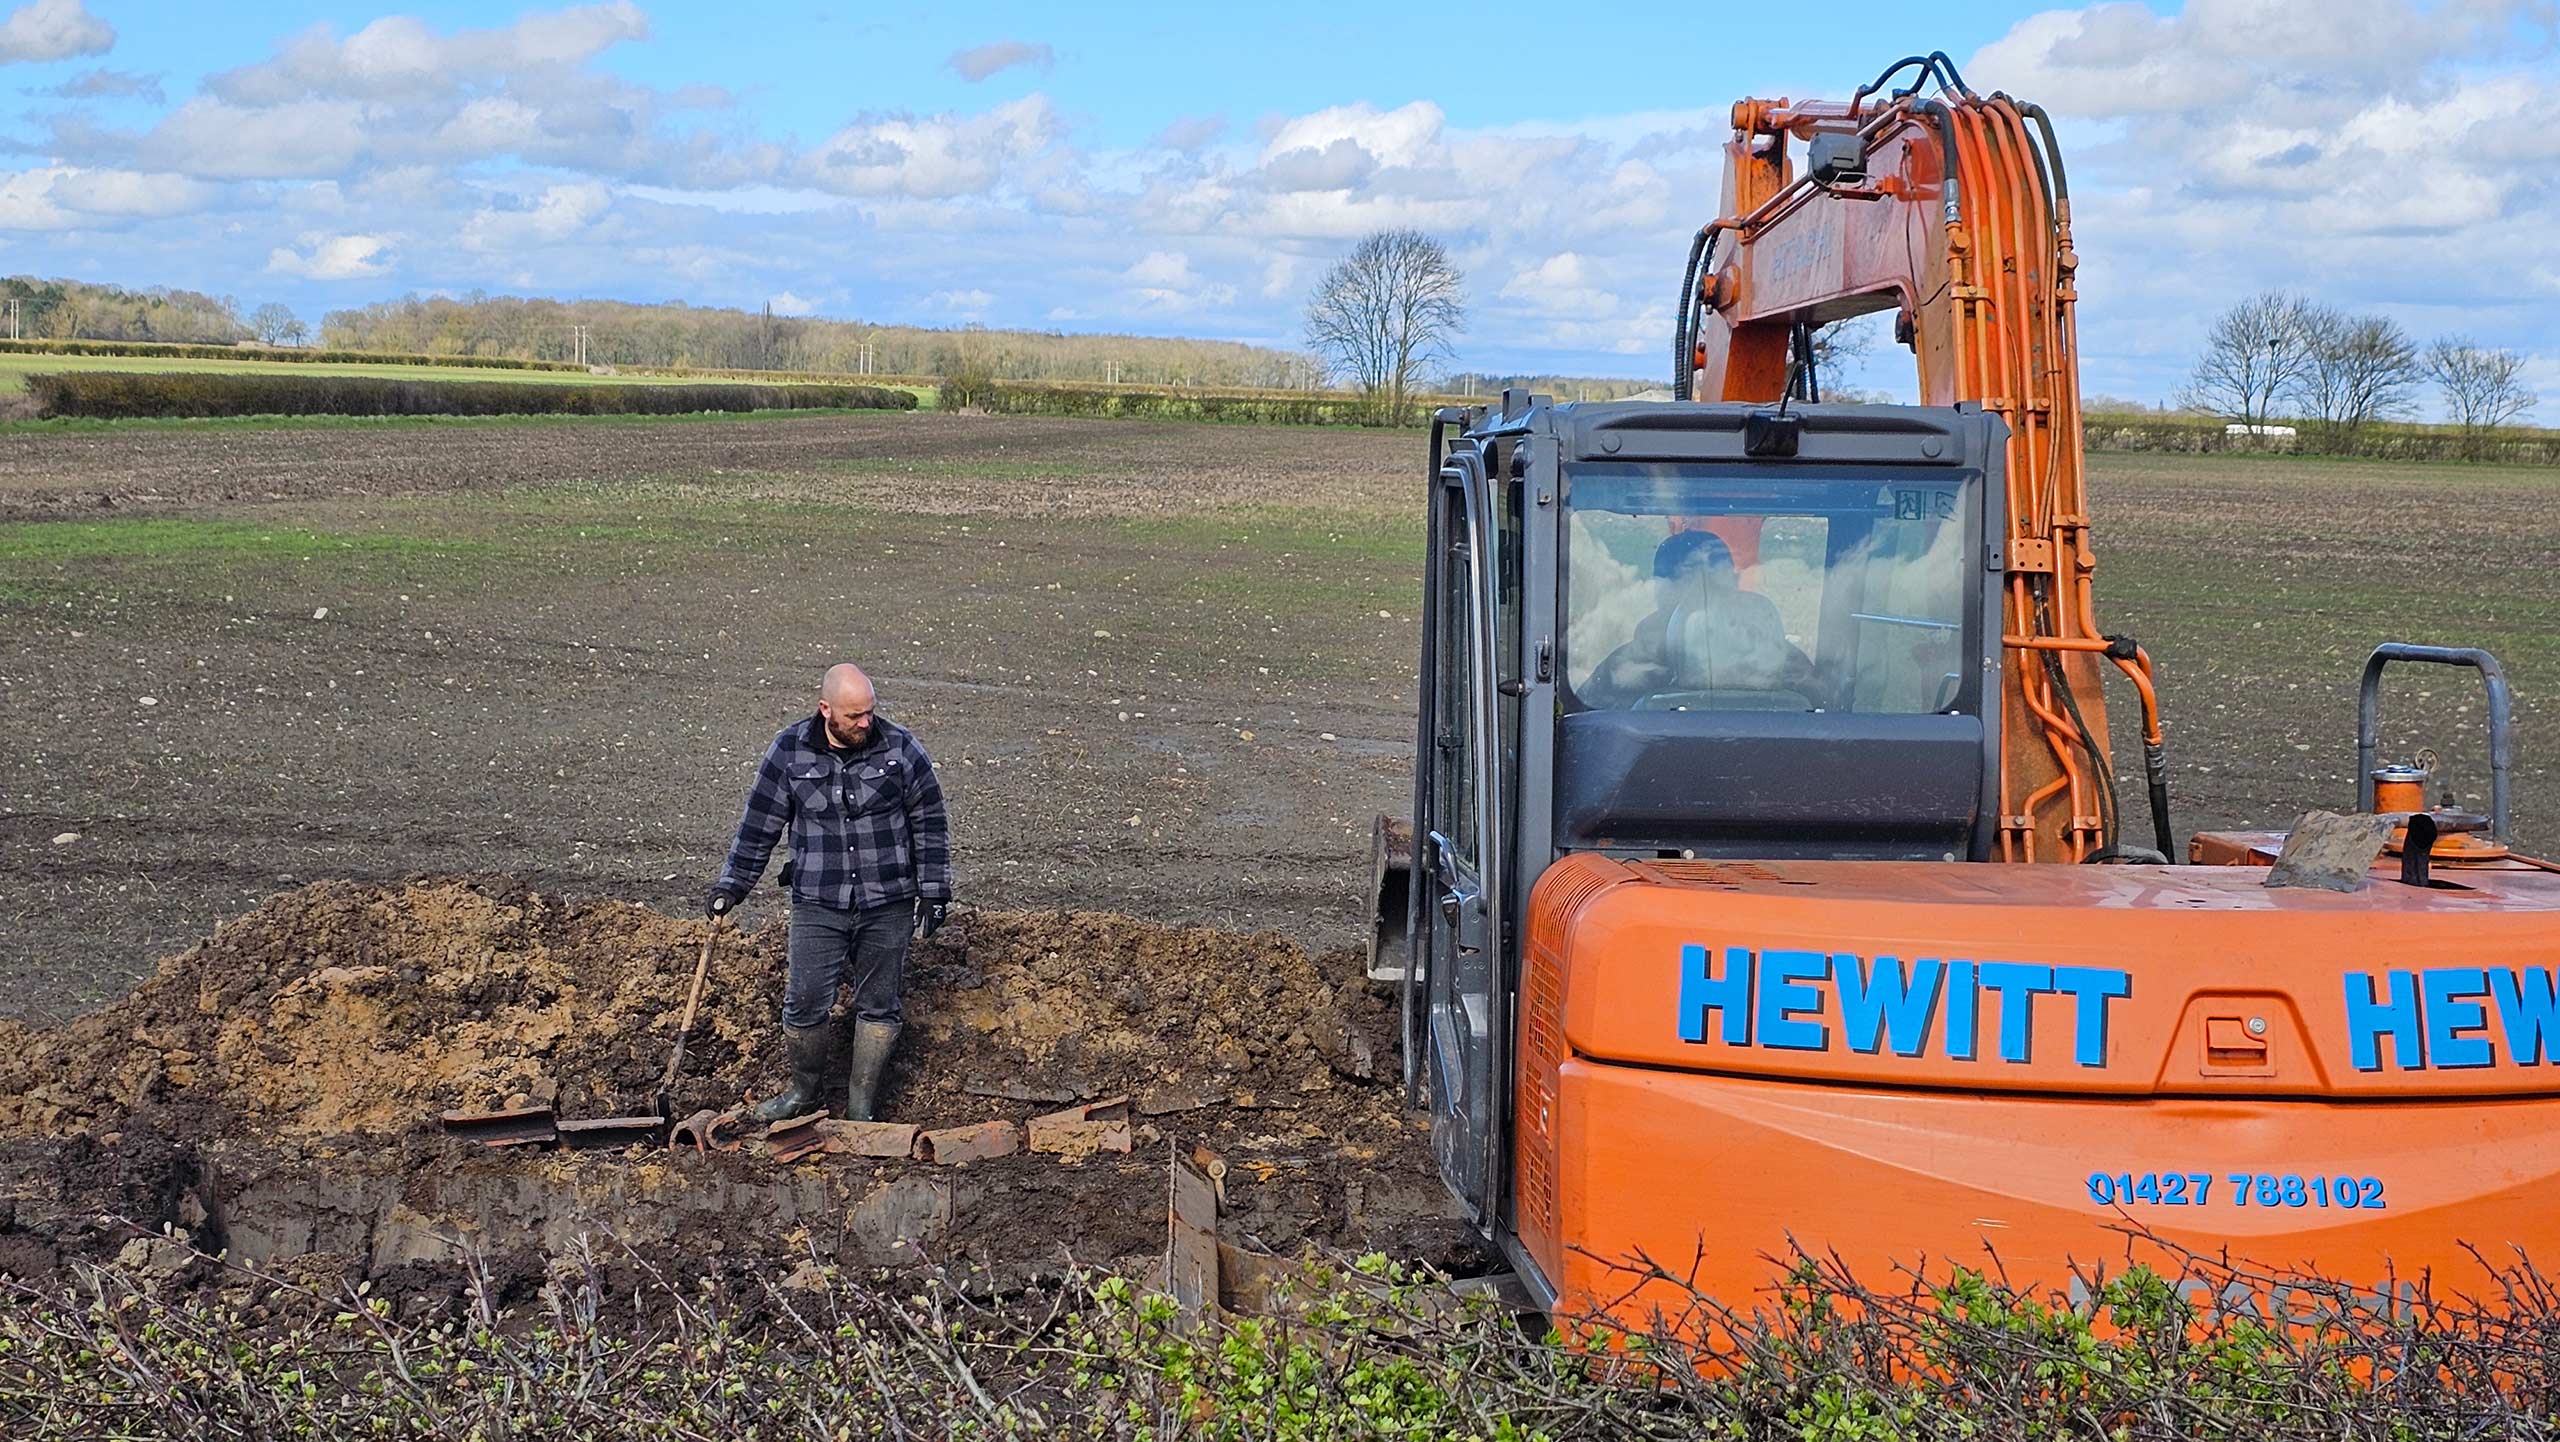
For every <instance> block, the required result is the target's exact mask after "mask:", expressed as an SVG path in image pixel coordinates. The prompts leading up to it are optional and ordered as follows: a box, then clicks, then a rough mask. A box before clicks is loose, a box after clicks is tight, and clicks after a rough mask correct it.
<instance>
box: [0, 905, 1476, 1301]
mask: <svg viewBox="0 0 2560 1442" xmlns="http://www.w3.org/2000/svg"><path fill="white" fill-rule="evenodd" d="M705 929H706V924H705V923H704V922H702V921H700V920H697V919H677V918H671V917H668V916H665V915H663V914H660V913H657V912H653V911H650V910H647V909H645V908H642V907H637V906H632V905H628V904H625V903H620V902H610V901H572V900H564V899H562V898H559V897H555V896H550V895H545V894H541V893H536V892H531V891H525V890H521V889H514V888H510V887H507V886H504V885H493V884H487V883H479V882H462V881H443V882H420V883H414V884H410V885H406V886H389V887H385V886H365V885H356V884H351V883H341V882H330V883H322V884H318V885H314V886H309V887H305V888H303V889H301V890H299V891H295V892H291V893H288V894H285V895H282V896H278V897H275V898H273V899H271V900H270V901H268V902H267V903H266V904H265V905H263V906H261V907H260V908H258V909H257V910H256V911H253V912H251V913H249V914H248V915H246V916H243V917H240V918H238V919H236V920H234V921H231V922H229V923H226V924H225V925H223V926H222V927H221V928H219V929H218V930H217V931H216V932H215V933H214V934H213V935H212V936H210V937H208V938H206V939H205V940H204V941H202V942H200V943H199V944H197V945H196V946H194V947H191V948H189V949H188V950H187V951H185V952H183V953H181V954H179V955H177V956H174V957H171V958H169V959H168V960H167V961H165V962H164V963H162V965H161V967H160V969H159V971H158V972H157V974H156V975H154V976H153V977H152V978H151V979H150V980H148V981H146V982H145V983H143V984H142V985H141V986H140V987H139V988H137V989H136V990H135V991H134V992H133V993H132V994H131V995H130V996H128V997H126V998H125V999H124V1000H122V1001H120V1002H118V1003H116V1004H114V1005H111V1006H109V1007H107V1008H105V1009H103V1010H101V1011H99V1012H96V1013H93V1014H91V1015H89V1016H87V1017H84V1018H81V1019H80V1020H78V1021H75V1022H72V1023H69V1024H67V1025H64V1026H60V1027H55V1028H50V1029H29V1028H25V1027H16V1026H8V1025H5V1024H0V1273H5V1272H14V1273H18V1274H20V1275H26V1274H29V1273H33V1272H42V1271H44V1270H47V1269H48V1268H56V1267H59V1266H61V1265H62V1264H64V1263H66V1262H67V1261H69V1260H72V1259H74V1258H78V1257H123V1258H124V1259H125V1260H127V1261H132V1260H135V1257H136V1255H141V1256H142V1257H143V1259H144V1260H150V1259H151V1258H153V1257H157V1258H159V1259H160V1260H161V1262H162V1263H163V1264H165V1265H166V1266H167V1267H169V1268H172V1269H176V1270H185V1269H186V1268H187V1267H188V1266H190V1265H194V1266H196V1267H198V1268H199V1269H201V1268H202V1267H203V1266H204V1265H206V1264H202V1263H194V1264H190V1263H188V1262H186V1261H185V1257H186V1255H187V1254H186V1253H185V1252H184V1250H183V1249H176V1250H172V1249H171V1248H170V1247H169V1245H168V1244H167V1243H166V1242H165V1241H148V1239H149V1238H150V1237H152V1236H153V1235H154V1234H158V1233H161V1232H164V1231H166V1230H168V1229H176V1231H177V1232H178V1233H180V1234H181V1235H183V1236H185V1237H187V1238H189V1239H190V1240H192V1241H193V1242H194V1243H195V1244H196V1245H197V1246H199V1247H202V1248H204V1249H205V1250H208V1251H211V1250H224V1249H227V1250H228V1251H229V1252H230V1253H231V1254H232V1255H233V1256H234V1258H235V1259H241V1260H245V1261H247V1262H250V1263H253V1264H255V1265H259V1266H265V1267H271V1268H279V1269H284V1270H287V1271H299V1272H302V1273H310V1274H314V1275H320V1274H326V1275H331V1276H336V1277H341V1278H352V1277H357V1276H362V1277H369V1278H373V1279H376V1280H382V1279H385V1278H390V1277H395V1276H408V1277H410V1278H411V1280H412V1282H413V1283H415V1282H416V1277H417V1275H418V1274H420V1272H421V1269H424V1271H425V1273H427V1274H431V1276H432V1278H433V1279H435V1280H433V1281H432V1283H431V1284H420V1285H422V1286H423V1287H424V1293H435V1294H437V1295H441V1296H444V1297H445V1298H447V1299H448V1300H449V1299H450V1298H451V1297H452V1296H453V1295H456V1294H457V1293H456V1290H455V1289H456V1285H457V1284H456V1283H455V1282H454V1281H453V1278H454V1276H455V1272H454V1270H453V1268H452V1266H451V1265H450V1264H451V1262H452V1260H453V1258H454V1255H455V1253H454V1249H453V1247H452V1243H453V1242H454V1241H455V1240H456V1239H460V1240H463V1241H467V1242H470V1243H472V1244H473V1245H474V1246H475V1248H477V1249H479V1250H480V1251H482V1252H483V1253H485V1254H487V1255H492V1256H496V1257H500V1258H513V1259H514V1269H515V1274H517V1275H520V1276H522V1277H525V1278H530V1279H535V1280H538V1278H539V1277H540V1275H541V1274H542V1272H543V1270H544V1268H545V1267H546V1266H549V1265H554V1264H556V1263H557V1261H558V1260H559V1258H560V1257H561V1256H563V1255H564V1254H565V1253H566V1252H567V1251H568V1250H570V1249H571V1248H573V1247H574V1246H576V1245H577V1243H578V1241H579V1239H581V1238H593V1237H598V1236H604V1237H610V1238H612V1239H613V1240H614V1241H615V1242H616V1243H618V1244H620V1245H624V1246H628V1247H630V1248H632V1249H634V1250H635V1251H636V1252H638V1253H639V1254H640V1255H643V1256H647V1257H652V1258H654V1259H656V1260H657V1261H658V1262H660V1263H670V1262H671V1263H675V1264H678V1265H686V1266H703V1267H718V1266H730V1267H738V1268H746V1269H752V1270H759V1271H764V1272H768V1273H769V1272H771V1271H773V1270H774V1269H776V1268H782V1269H786V1270H787V1269H788V1268H789V1267H790V1266H792V1265H794V1264H795V1259H796V1262H797V1263H807V1262H809V1261H812V1260H822V1261H834V1262H838V1263H845V1264H855V1265H866V1266H899V1265H909V1264H914V1263H918V1262H953V1261H960V1260H973V1261H984V1262H990V1263H993V1264H995V1265H998V1266H1006V1265H1012V1266H1022V1265H1032V1264H1054V1263H1057V1262H1061V1261H1065V1260H1067V1259H1070V1258H1072V1259H1075V1260H1079V1261H1084V1262H1103V1263H1120V1262H1126V1261H1129V1260H1131V1259H1133V1258H1142V1257H1144V1256H1146V1255H1147V1254H1149V1253H1151V1252H1156V1251H1160V1250H1161V1248H1162V1246H1163V1240H1164V1206H1165V1195H1166V1180H1165V1166H1166V1154H1167V1152H1168V1151H1188V1150H1189V1149H1191V1148H1192V1147H1194V1146H1198V1145H1205V1146H1207V1147H1209V1148H1210V1149H1212V1150H1213V1151H1215V1152H1217V1153H1218V1154H1219V1155H1220V1156H1222V1157H1224V1158H1226V1159H1227V1160H1228V1162H1229V1163H1230V1168H1231V1169H1230V1171H1229V1174H1228V1180H1227V1190H1228V1199H1227V1200H1228V1220H1227V1223H1226V1230H1227V1231H1228V1233H1229V1234H1230V1236H1231V1237H1232V1238H1233V1239H1234V1240H1238V1241H1241V1242H1244V1243H1246V1244H1248V1245H1256V1244H1258V1245H1261V1246H1264V1247H1269V1248H1273V1249H1280V1250H1285V1249H1291V1248H1296V1247H1299V1246H1303V1245H1306V1244H1310V1243H1312V1244H1317V1245H1330V1246H1341V1247H1361V1248H1372V1247H1384V1248H1387V1249H1390V1250H1400V1251H1404V1252H1406V1253H1409V1254H1417V1255H1426V1256H1429V1257H1431V1258H1433V1259H1435V1260H1443V1259H1446V1258H1448V1257H1450V1256H1452V1255H1453V1254H1454V1251H1455V1250H1456V1249H1461V1248H1463V1247H1464V1246H1465V1245H1466V1243H1465V1241H1464V1236H1463V1227H1462V1226H1457V1225H1454V1224H1452V1223H1451V1222H1450V1221H1449V1219H1448V1216H1447V1210H1446V1204H1445V1201H1444V1200H1443V1197H1442V1194H1441V1192H1440V1189H1439V1187H1438V1184H1437V1181H1436V1179H1435V1178H1434V1177H1433V1176H1432V1170H1431V1164H1430V1161H1429V1157H1428V1148H1427V1137H1426V1135H1425V1134H1424V1132H1423V1130H1422V1129H1421V1127H1420V1125H1419V1124H1418V1122H1417V1121H1416V1120H1415V1119H1414V1118H1413V1117H1412V1116H1411V1115H1410V1114H1409V1113H1407V1112H1406V1111H1405V1110H1404V1109H1403V1108H1402V1106H1401V1105H1400V1102H1401V1096H1400V1092H1399V1089H1398V1088H1397V1087H1396V1086H1395V1085H1394V1079H1393V1078H1392V1077H1386V1076H1381V1075H1380V1073H1382V1072H1389V1071H1392V1070H1393V1069H1394V1064H1393V1058H1394V1056H1395V1014H1394V1008H1393V1006H1392V1005H1391V1004H1390V1003H1389V1002H1388V1001H1387V1000H1385V999H1384V998H1381V997H1379V996H1377V995H1376V994H1374V993H1373V992H1372V991H1371V989H1370V988H1369V987H1368V986H1367V984H1366V983H1365V981H1364V980H1363V979H1362V978H1361V976H1360V974H1359V965H1358V959H1357V957H1356V956H1353V955H1351V954H1349V953H1342V954H1337V955H1335V956H1331V957H1327V958H1312V957H1310V956H1308V955H1307V954H1306V952H1305V951H1304V950H1303V949H1301V948H1299V947H1297V946H1296V945H1294V944H1292V943H1291V942H1289V941H1288V940H1287V939H1285V938H1281V937H1276V936H1268V935H1239V934H1233V933H1225V932H1217V931H1210V930H1203V929H1196V928H1172V927H1163V926H1156V925H1151V924H1149V923H1146V922H1142V921H1138V920H1134V919H1131V918H1128V917H1122V916H1112V915H1103V914H1096V913H1081V912H1078V913H1064V914H1029V913H1006V912H964V913H962V914H960V915H958V916H956V917H955V918H954V919H953V921H952V923H951V925H949V926H948V927H946V928H945V929H944V930H943V932H942V933H941V934H940V935H938V936H936V937H935V938H933V939H932V940H931V941H929V942H922V943H919V944H918V946H917V947H916V950H915V953H914V956H913V958H912V960H911V963H910V970H909V978H908V988H907V997H908V1020H909V1030H908V1033H907V1039H906V1043H905V1045H904V1046H902V1048H901V1050H900V1053H899V1056H898V1059H897V1062H896V1063H895V1065H893V1067H892V1070H891V1078H890V1086H889V1091H888V1095H887V1100H886V1108H887V1112H888V1114H889V1115H890V1116H892V1117H894V1118H896V1119H898V1120H901V1121H911V1122H916V1123H920V1124H922V1125H925V1126H927V1127H946V1126H958V1125H965V1124H970V1123H976V1122H982V1121H988V1120H992V1119H996V1118H1010V1119H1014V1120H1021V1119H1025V1118H1028V1117H1030V1116H1032V1115H1034V1114H1037V1113H1040V1112H1044V1111H1049V1110H1054V1109H1056V1108H1058V1107H1060V1106H1062V1105H1064V1104H1066V1103H1069V1102H1075V1101H1087V1100H1095V1099H1100V1098H1105V1097H1110V1096H1116V1095H1123V1094H1126V1095H1129V1096H1131V1097H1133V1098H1135V1099H1136V1111H1137V1113H1138V1120H1137V1122H1136V1125H1135V1140H1136V1146H1135V1147H1134V1149H1133V1151H1132V1152H1131V1153H1129V1154H1126V1155H1113V1154H1103V1155H1099V1156H1089V1157H1082V1158H1076V1159H1061V1158H1058V1157H1052V1156H1045V1155H1037V1154H1031V1153H1021V1154H1017V1155H1014V1156H1009V1157H1002V1158H994V1159H989V1160H985V1161H979V1162H971V1163H965V1164H961V1165H958V1166H933V1165H929V1164H926V1163H922V1162H912V1161H853V1160H849V1159H845V1158H840V1157H825V1158H821V1159H817V1160H812V1161H803V1162H799V1163H794V1164H788V1165H785V1164H778V1163H774V1162H771V1161H770V1160H768V1159H765V1158H763V1157H761V1156H760V1155H758V1154H757V1153H756V1152H755V1151H754V1150H752V1149H750V1150H749V1151H747V1152H743V1153H729V1154H724V1153H712V1154H709V1155H699V1154H695V1153H692V1152H668V1151H665V1150H662V1149H655V1148H630V1149H625V1150H620V1151H603V1152H554V1153H528V1152H524V1151H521V1150H505V1151H492V1150H489V1149H485V1148H481V1147H477V1146H472V1145H468V1144H465V1143H461V1142H458V1141H455V1140H453V1139H450V1138H447V1137H445V1136H443V1135H442V1134H441V1133H440V1131H439V1130H438V1128H437V1126H436V1123H435V1117H436V1114H437V1113H438V1112H440V1111H442V1110H445V1109H448V1108H478V1107H486V1106H495V1105H501V1104H505V1103H508V1102H511V1101H516V1102H520V1101H522V1100H524V1099H528V1098H532V1099H541V1100H546V1101H552V1102H554V1103H555V1104H556V1105H557V1106H558V1108H559V1110H560V1112H561V1114H562V1115H563V1116H564V1117H582V1116H608V1115H627V1114H630V1113H634V1112H640V1111H645V1110H646V1109H647V1107H648V1105H649V1102H650V1098H651V1096H652V1094H653V1093H654V1092H655V1090H656V1088H657V1086H658V1084H659V1080H660V1078H661V1076H662V1074H663V1072H664V1069H665V1065H666V1058H667V1055H668V1048H669V1046H670V1045H671V1044H672V1042H673V1039H674V1032H675V1027H676V1023H677V1019H678V1016H679V1014H680V1012H681V1010H682V1007H683V1000H684V992H685V988H686V986H687V984H688V982H689V981H690V979H691V976H692V971H693V966H694V962H695V959H696V957H697V956H698V955H699V948H700V946H701V943H702V939H703V937H704V935H705ZM783 939H784V928H783V927H782V926H781V925H779V924H769V925H767V926H765V927H763V928H761V929H759V930H756V931H752V932H744V933H742V932H740V931H738V930H736V929H734V928H730V927H723V928H721V929H720V930H719V931H718V932H717V933H716V936H715V942H714V952H713V958H712V963H711V973H710V982H709V984H708V986H707V988H706V990H705V994H704V999H703V1003H702V1008H701V1012H700V1014H699V1015H698V1016H697V1018H696V1019H695V1023H694V1030H693V1035H692V1038H691V1041H690V1043H689V1045H688V1048H687V1052H686V1061H685V1067H684V1070H683V1073H682V1075H681V1076H680V1078H679V1080H678V1084H677V1089H676V1097H675V1102H676V1109H677V1111H678V1112H679V1114H681V1113H683V1112H686V1111H689V1110H692V1109H694V1108H698V1107H711V1106H726V1105H729V1104H731V1103H733V1102H736V1101H738V1100H740V1099H741V1098H742V1096H744V1095H747V1094H763V1093H766V1092H769V1091H771V1090H772V1089H774V1088H776V1087H778V1086H779V1085H781V1083H782V1081H783V1076H782V1071H783V1066H782V1060H781V1045H780V1037H779V1027H778V1022H777V1019H776V1017H777V1009H778V1005H779V1000H780V994H781V989H782V982H783V971H784V963H783ZM841 1065H842V1062H841V1059H839V1068H840V1067H841ZM146 1241H148V1245H147V1246H144V1243H145V1242H146ZM137 1246H144V1251H143V1253H142V1254H136V1253H135V1252H134V1248H135V1247H137ZM153 1249H157V1250H156V1251H155V1250H153ZM439 1289H441V1290H440V1291H439ZM424 1293H422V1294H424Z"/></svg>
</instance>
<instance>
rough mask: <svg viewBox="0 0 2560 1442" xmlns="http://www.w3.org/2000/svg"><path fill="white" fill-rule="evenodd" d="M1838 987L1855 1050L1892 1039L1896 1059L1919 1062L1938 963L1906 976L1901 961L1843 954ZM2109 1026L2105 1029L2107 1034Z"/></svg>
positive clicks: (1836, 963)
mask: <svg viewBox="0 0 2560 1442" xmlns="http://www.w3.org/2000/svg"><path fill="white" fill-rule="evenodd" d="M1831 967H1832V972H1833V977H1832V984H1833V986H1835V987H1836V988H1837V989H1838V990H1839V992H1840V1034H1841V1036H1843V1037H1844V1038H1846V1039H1847V1040H1848V1043H1849V1049H1850V1050H1851V1051H1857V1052H1867V1053H1870V1054H1872V1053H1874V1052H1877V1051H1880V1050H1882V1049H1883V1047H1884V1046H1885V1044H1886V1040H1887V1038H1890V1039H1891V1043H1892V1046H1893V1054H1894V1055H1895V1056H1918V1055H1919V1054H1920V1049H1921V1048H1922V1047H1924V1046H1926V1045H1928V1042H1929V1013H1930V1012H1931V1011H1933V1010H1935V1009H1936V1008H1937V1005H1938V963H1937V962H1936V961H1934V960H1929V959H1923V960H1920V961H1915V962H1913V963H1911V970H1910V971H1909V972H1908V973H1905V972H1904V971H1903V969H1902V962H1901V960H1900V959H1899V958H1897V957H1891V956H1879V957H1877V958H1876V959H1875V964H1874V965H1873V966H1861V965H1859V962H1858V958H1857V957H1856V956H1854V955H1852V954H1850V953H1848V952H1845V951H1844V952H1842V953H1840V954H1839V955H1837V956H1835V957H1833V958H1831ZM2105 1025H2106V1023H2105V1021H2104V1019H2103V1018H2102V1019H2101V1020H2100V1022H2099V1026H2100V1028H2101V1030H2102V1032H2103V1028H2104V1027H2105Z"/></svg>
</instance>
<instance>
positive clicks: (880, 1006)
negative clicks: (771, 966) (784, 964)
mask: <svg viewBox="0 0 2560 1442" xmlns="http://www.w3.org/2000/svg"><path fill="white" fill-rule="evenodd" d="M915 919H916V904H915V902H914V901H912V900H908V901H892V902H889V903H888V904H886V905H883V906H870V907H864V908H862V909H861V910H859V911H839V910H837V909H836V908H834V907H832V906H818V905H815V904H812V903H810V902H806V901H795V902H793V903H792V904H791V953H790V955H791V980H790V983H789V985H788V986H787V987H786V988H785V989H784V991H783V994H782V1023H783V1025H785V1026H816V1025H817V1024H818V1023H820V1022H822V1021H825V1020H826V1019H827V1012H828V1011H829V1010H830V1009H832V1008H833V1007H834V1006H835V1004H836V988H837V987H839V986H850V987H852V988H853V1014H854V1016H855V1017H856V1018H857V1019H859V1020H862V1021H903V1020H905V1019H906V1012H905V1010H904V1008H903V1006H902V1005H901V1000H900V994H901V992H902V991H903V990H904V983H905V980H906V970H907V941H908V938H909V937H910V936H912V935H913V934H914V930H915Z"/></svg>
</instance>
